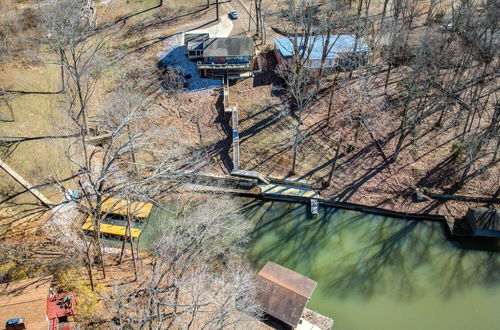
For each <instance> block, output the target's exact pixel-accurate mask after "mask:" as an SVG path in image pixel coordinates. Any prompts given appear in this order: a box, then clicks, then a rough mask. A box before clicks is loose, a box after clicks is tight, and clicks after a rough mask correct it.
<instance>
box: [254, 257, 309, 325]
mask: <svg viewBox="0 0 500 330" xmlns="http://www.w3.org/2000/svg"><path fill="white" fill-rule="evenodd" d="M257 284H258V297H257V298H258V300H259V302H260V304H261V305H262V307H263V308H264V312H265V313H267V314H268V315H271V316H273V317H275V318H277V319H278V320H280V321H282V322H284V323H286V324H288V325H290V326H292V327H294V328H295V327H297V325H298V324H299V321H300V318H301V317H302V313H303V312H304V308H305V307H306V304H307V302H308V301H309V299H310V298H311V295H312V293H313V291H314V288H315V287H316V285H317V282H315V281H313V280H311V279H310V278H307V277H305V276H304V275H301V274H299V273H296V272H294V271H292V270H290V269H288V268H286V267H283V266H280V265H278V264H276V263H274V262H271V261H268V262H267V263H266V264H265V266H264V267H263V268H262V269H261V270H260V271H259V273H258V274H257Z"/></svg>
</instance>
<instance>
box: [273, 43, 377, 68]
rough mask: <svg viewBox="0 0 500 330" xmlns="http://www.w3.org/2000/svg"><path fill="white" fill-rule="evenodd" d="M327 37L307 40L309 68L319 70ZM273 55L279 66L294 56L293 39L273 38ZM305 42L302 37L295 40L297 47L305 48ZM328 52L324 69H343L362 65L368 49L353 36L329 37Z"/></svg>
mask: <svg viewBox="0 0 500 330" xmlns="http://www.w3.org/2000/svg"><path fill="white" fill-rule="evenodd" d="M326 38H327V36H311V37H309V39H308V40H307V47H310V54H309V58H308V63H309V65H310V67H311V68H319V67H320V65H321V59H322V57H323V49H324V45H325V43H326V41H327V39H326ZM274 43H275V48H274V54H275V56H276V59H277V60H278V63H279V64H282V63H283V62H284V61H286V60H287V59H290V58H291V57H292V56H293V55H294V45H293V39H290V38H274ZM305 43H306V41H305V39H304V38H303V37H298V38H297V46H298V47H299V48H300V47H305V46H306V45H305ZM327 49H328V52H327V55H326V61H325V64H324V67H326V68H337V69H345V68H347V67H350V66H352V65H355V66H357V65H359V64H360V63H363V62H364V60H365V58H366V55H367V54H368V52H369V51H370V47H369V46H368V45H367V44H366V42H365V40H364V39H363V38H357V39H356V36H354V35H330V39H329V40H328V46H327Z"/></svg>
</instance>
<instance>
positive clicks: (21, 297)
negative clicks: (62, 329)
mask: <svg viewBox="0 0 500 330" xmlns="http://www.w3.org/2000/svg"><path fill="white" fill-rule="evenodd" d="M51 280H52V277H50V276H49V277H41V278H34V279H30V280H24V281H18V282H10V283H2V284H0V326H2V327H3V326H5V324H6V322H7V321H8V320H10V319H13V318H22V319H23V320H24V323H25V324H26V328H27V329H48V328H49V319H48V317H47V299H48V297H49V290H50V282H51ZM2 329H3V328H2Z"/></svg>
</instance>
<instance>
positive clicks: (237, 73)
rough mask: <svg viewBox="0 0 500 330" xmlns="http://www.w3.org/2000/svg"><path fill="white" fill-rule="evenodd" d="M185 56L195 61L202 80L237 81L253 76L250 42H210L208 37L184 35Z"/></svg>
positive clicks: (233, 39)
mask: <svg viewBox="0 0 500 330" xmlns="http://www.w3.org/2000/svg"><path fill="white" fill-rule="evenodd" d="M184 45H185V47H186V56H187V57H188V59H189V60H193V61H196V62H197V63H196V66H197V68H198V70H199V71H200V72H201V73H202V75H203V76H204V77H212V78H222V77H227V78H228V79H238V78H245V77H251V76H252V74H253V73H252V68H253V57H254V44H253V40H252V38H248V37H228V38H210V36H209V34H208V33H186V34H185V35H184Z"/></svg>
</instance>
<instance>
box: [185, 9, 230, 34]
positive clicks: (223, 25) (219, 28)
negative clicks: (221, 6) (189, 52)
mask: <svg viewBox="0 0 500 330" xmlns="http://www.w3.org/2000/svg"><path fill="white" fill-rule="evenodd" d="M222 13H223V11H222ZM222 13H221V14H222ZM232 30H233V21H232V20H231V19H230V18H229V17H228V16H227V13H226V14H222V15H221V17H220V21H219V23H217V24H215V25H213V26H211V27H208V28H205V29H198V30H193V31H189V33H208V34H210V38H227V37H229V35H230V34H231V31H232Z"/></svg>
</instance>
